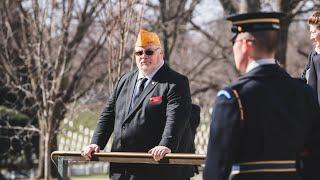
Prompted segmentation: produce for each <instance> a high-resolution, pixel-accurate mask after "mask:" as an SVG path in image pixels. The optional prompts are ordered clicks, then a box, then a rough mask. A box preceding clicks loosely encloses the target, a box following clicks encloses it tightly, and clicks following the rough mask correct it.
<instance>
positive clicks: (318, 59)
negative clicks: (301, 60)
mask: <svg viewBox="0 0 320 180" xmlns="http://www.w3.org/2000/svg"><path fill="white" fill-rule="evenodd" d="M309 59H310V67H309V68H310V71H309V78H308V84H309V85H310V86H311V87H312V89H313V90H314V91H315V93H316V97H317V99H318V102H319V105H320V54H317V53H316V52H315V51H312V52H311V54H310V55H309Z"/></svg>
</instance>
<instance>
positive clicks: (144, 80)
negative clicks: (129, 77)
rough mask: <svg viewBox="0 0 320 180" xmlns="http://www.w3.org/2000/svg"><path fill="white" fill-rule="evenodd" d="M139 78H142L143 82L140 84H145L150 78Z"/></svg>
mask: <svg viewBox="0 0 320 180" xmlns="http://www.w3.org/2000/svg"><path fill="white" fill-rule="evenodd" d="M139 80H140V82H141V83H140V84H144V83H146V81H147V80H148V78H145V77H144V78H140V79H139Z"/></svg>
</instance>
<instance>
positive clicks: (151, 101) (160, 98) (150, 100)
mask: <svg viewBox="0 0 320 180" xmlns="http://www.w3.org/2000/svg"><path fill="white" fill-rule="evenodd" d="M159 102H162V96H156V97H152V98H150V99H149V103H150V104H155V103H159Z"/></svg>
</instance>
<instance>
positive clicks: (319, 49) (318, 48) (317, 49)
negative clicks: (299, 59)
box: [314, 46, 320, 54]
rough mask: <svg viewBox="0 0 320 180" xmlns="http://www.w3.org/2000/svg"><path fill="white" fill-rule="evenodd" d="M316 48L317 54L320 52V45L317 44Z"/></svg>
mask: <svg viewBox="0 0 320 180" xmlns="http://www.w3.org/2000/svg"><path fill="white" fill-rule="evenodd" d="M314 50H315V51H316V53H317V54H320V47H318V46H316V47H315V48H314Z"/></svg>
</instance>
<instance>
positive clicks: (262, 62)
mask: <svg viewBox="0 0 320 180" xmlns="http://www.w3.org/2000/svg"><path fill="white" fill-rule="evenodd" d="M265 64H276V60H275V59H259V60H256V61H252V62H251V63H249V65H248V66H247V69H246V73H247V72H249V71H251V70H252V69H254V68H256V67H258V66H262V65H265Z"/></svg>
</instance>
